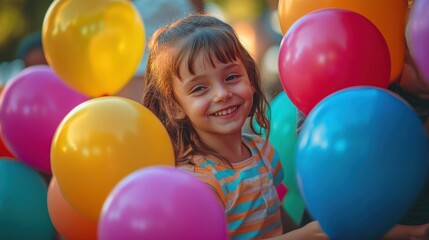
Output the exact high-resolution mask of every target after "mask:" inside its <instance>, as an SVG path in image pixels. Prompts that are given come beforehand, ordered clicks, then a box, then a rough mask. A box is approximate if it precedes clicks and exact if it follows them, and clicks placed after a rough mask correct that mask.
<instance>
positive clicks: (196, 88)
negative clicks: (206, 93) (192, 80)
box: [191, 86, 205, 94]
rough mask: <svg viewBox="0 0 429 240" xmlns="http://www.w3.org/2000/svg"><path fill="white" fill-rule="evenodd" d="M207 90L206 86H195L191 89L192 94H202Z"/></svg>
mask: <svg viewBox="0 0 429 240" xmlns="http://www.w3.org/2000/svg"><path fill="white" fill-rule="evenodd" d="M204 89H205V87H204V86H195V87H194V88H192V89H191V93H192V94H193V93H201V92H202V91H203V90H204Z"/></svg>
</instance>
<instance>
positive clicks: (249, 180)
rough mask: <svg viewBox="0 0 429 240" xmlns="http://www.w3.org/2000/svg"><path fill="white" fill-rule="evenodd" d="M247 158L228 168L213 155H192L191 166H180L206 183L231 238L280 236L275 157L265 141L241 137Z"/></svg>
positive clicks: (278, 176)
mask: <svg viewBox="0 0 429 240" xmlns="http://www.w3.org/2000/svg"><path fill="white" fill-rule="evenodd" d="M242 139H243V143H244V144H245V145H246V146H247V147H248V148H249V149H250V150H251V153H252V155H251V157H250V158H248V159H246V160H244V161H242V162H239V163H234V164H232V166H233V168H231V167H230V166H229V165H228V164H225V163H224V162H222V161H221V160H219V159H217V158H215V157H213V156H194V157H193V159H192V162H193V163H194V164H195V165H182V166H179V168H180V169H183V170H186V171H189V172H191V173H193V174H194V175H195V176H197V177H198V178H199V179H200V180H202V181H203V182H205V183H207V184H208V185H209V186H210V187H211V188H212V189H213V190H214V191H215V192H216V193H217V194H218V196H219V199H220V200H221V201H222V203H223V205H224V207H225V213H226V216H227V220H228V228H229V233H230V236H231V238H232V239H255V238H256V239H260V238H267V237H273V236H278V235H281V234H282V229H283V228H282V223H281V217H280V205H281V203H280V200H279V196H278V194H277V192H276V186H278V185H280V183H281V181H282V179H283V171H282V169H281V163H280V159H279V156H278V154H277V153H276V152H275V150H274V148H273V147H272V146H271V145H270V144H269V143H267V145H266V147H265V148H264V144H265V143H266V141H265V140H263V139H262V138H260V137H258V136H255V135H247V134H246V135H243V138H242Z"/></svg>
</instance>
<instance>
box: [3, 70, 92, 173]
mask: <svg viewBox="0 0 429 240" xmlns="http://www.w3.org/2000/svg"><path fill="white" fill-rule="evenodd" d="M87 100H88V97H86V96H84V95H82V94H80V93H78V92H76V91H75V90H73V89H71V88H70V87H68V86H67V85H66V84H64V82H63V81H61V80H60V79H59V78H58V76H57V75H56V74H55V73H54V72H53V71H52V69H51V68H50V67H49V66H47V65H36V66H30V67H28V68H25V69H24V70H23V71H21V72H20V73H18V75H16V76H15V77H14V78H13V79H11V80H10V81H8V82H7V83H6V86H5V88H4V89H3V92H2V94H1V96H0V127H1V128H0V129H1V136H2V139H3V140H4V143H5V145H6V146H7V149H10V150H11V152H12V153H13V154H14V155H15V156H16V158H17V159H19V160H21V161H23V162H24V163H26V164H27V165H29V166H31V167H35V168H37V169H38V170H41V171H43V172H46V173H50V172H51V161H50V152H51V142H52V137H53V136H54V133H55V130H56V129H57V127H58V125H59V124H60V122H61V120H62V119H63V118H64V117H65V116H66V114H67V113H68V112H69V111H70V110H71V109H73V108H74V107H75V106H77V105H78V104H80V103H82V102H84V101H87Z"/></svg>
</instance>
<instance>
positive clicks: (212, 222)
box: [98, 166, 228, 240]
mask: <svg viewBox="0 0 429 240" xmlns="http://www.w3.org/2000/svg"><path fill="white" fill-rule="evenodd" d="M98 236H99V239H100V240H111V239H112V240H113V239H127V240H133V239H157V240H159V239H187V240H192V239H204V240H210V239H213V240H224V239H228V230H227V223H226V216H225V214H224V209H223V207H222V204H221V203H220V201H219V200H218V199H217V197H216V195H215V193H214V192H213V190H211V189H210V187H208V186H207V185H206V184H205V183H203V182H201V181H200V180H198V179H197V178H196V177H194V176H193V175H191V174H189V173H187V172H184V171H182V170H179V169H175V168H174V167H157V166H155V167H148V168H143V169H141V170H137V171H135V172H134V173H131V174H130V175H128V176H127V177H125V178H124V179H123V180H122V181H121V182H120V183H119V184H118V185H116V187H115V188H114V189H113V190H112V192H111V193H110V194H109V196H108V198H107V199H106V201H105V203H104V205H103V209H102V212H101V216H100V220H99V223H98Z"/></svg>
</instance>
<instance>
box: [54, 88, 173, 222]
mask: <svg viewBox="0 0 429 240" xmlns="http://www.w3.org/2000/svg"><path fill="white" fill-rule="evenodd" d="M51 158H52V159H51V161H52V171H53V173H54V175H55V177H56V179H57V182H58V186H59V187H60V189H61V192H62V193H63V194H64V197H65V199H66V200H67V201H68V202H69V203H70V205H72V206H73V207H74V208H76V209H77V210H78V211H79V212H80V213H81V214H83V215H85V216H87V217H88V218H90V219H92V220H93V221H97V220H98V217H99V215H100V210H101V207H102V205H103V202H104V200H105V199H106V197H107V195H108V194H109V192H110V191H111V190H112V189H113V187H114V186H115V185H116V184H117V183H118V182H119V181H120V180H121V179H122V178H123V177H125V176H126V175H128V174H130V173H131V172H133V171H135V170H137V169H140V168H142V167H147V166H152V165H168V166H174V153H173V146H172V143H171V140H170V137H169V135H168V133H167V130H166V129H165V128H164V126H163V125H162V123H161V121H160V120H159V119H158V118H157V117H156V116H155V115H154V114H153V113H152V112H151V111H150V110H149V109H147V108H145V107H143V106H142V105H141V104H139V103H137V102H135V101H133V100H130V99H127V98H122V97H113V96H111V97H100V98H95V99H92V100H89V101H87V102H84V103H82V104H80V105H79V106H77V107H76V108H75V109H73V111H71V112H70V113H69V114H68V115H67V116H66V117H65V118H64V119H63V121H62V122H61V124H60V125H59V126H58V128H57V131H56V133H55V135H54V139H53V141H52V149H51Z"/></svg>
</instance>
